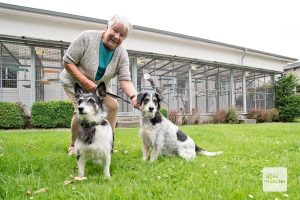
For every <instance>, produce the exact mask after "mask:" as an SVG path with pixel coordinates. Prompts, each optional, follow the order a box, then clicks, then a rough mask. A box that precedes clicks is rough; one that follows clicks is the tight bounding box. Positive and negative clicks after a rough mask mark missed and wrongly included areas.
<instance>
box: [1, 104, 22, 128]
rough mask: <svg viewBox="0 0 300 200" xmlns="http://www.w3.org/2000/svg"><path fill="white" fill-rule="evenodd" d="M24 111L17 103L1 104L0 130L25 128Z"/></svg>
mask: <svg viewBox="0 0 300 200" xmlns="http://www.w3.org/2000/svg"><path fill="white" fill-rule="evenodd" d="M23 115H24V113H23V110H22V109H21V108H20V107H19V106H18V105H17V104H16V103H9V102H0V129H1V128H3V129H9V128H23V127H24V125H25V121H24V118H23Z"/></svg>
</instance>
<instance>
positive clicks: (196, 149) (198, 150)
mask: <svg viewBox="0 0 300 200" xmlns="http://www.w3.org/2000/svg"><path fill="white" fill-rule="evenodd" d="M195 151H196V152H197V153H201V154H202V155H204V156H217V155H220V154H222V153H223V151H217V152H209V151H205V150H204V149H202V148H201V147H198V146H197V145H195Z"/></svg>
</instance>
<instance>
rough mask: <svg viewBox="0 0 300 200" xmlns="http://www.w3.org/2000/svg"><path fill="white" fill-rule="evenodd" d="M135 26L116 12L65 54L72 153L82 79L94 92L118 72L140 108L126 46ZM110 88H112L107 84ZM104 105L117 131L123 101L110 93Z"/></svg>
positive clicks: (84, 86)
mask: <svg viewBox="0 0 300 200" xmlns="http://www.w3.org/2000/svg"><path fill="white" fill-rule="evenodd" d="M131 30H132V25H131V24H130V23H129V22H128V21H127V20H126V19H125V18H123V17H120V16H117V15H115V16H113V17H112V18H111V19H110V20H109V21H108V24H107V27H106V29H105V30H104V31H96V30H90V31H84V32H82V33H81V34H80V35H79V36H78V37H77V38H76V39H75V41H73V42H72V43H71V45H70V46H69V48H68V49H67V51H66V54H65V56H64V57H63V62H64V67H65V69H64V70H63V71H62V72H61V74H60V80H61V81H62V84H63V87H64V89H65V92H66V94H67V96H68V97H69V98H70V100H71V101H72V104H73V107H74V114H73V117H72V123H71V132H72V141H71V145H70V146H69V149H68V154H69V155H72V154H74V143H75V140H76V136H77V131H78V125H79V121H78V117H77V106H78V103H77V101H76V99H75V94H74V84H75V83H76V82H78V83H79V84H80V85H81V86H82V87H83V88H84V89H85V91H86V92H93V91H95V89H96V88H97V85H98V84H99V83H100V82H105V84H106V86H108V85H109V82H110V80H111V79H112V78H114V77H115V76H117V77H118V80H119V83H120V87H121V89H122V90H123V91H124V93H125V94H126V95H127V96H128V97H130V99H131V104H132V105H133V107H135V108H137V107H138V103H137V99H136V95H137V92H136V89H135V88H134V86H133V83H132V82H131V77H130V70H129V58H128V54H127V51H126V49H125V48H124V47H123V46H122V43H123V41H124V40H125V39H126V38H127V36H128V35H129V34H130V32H131ZM107 90H108V91H110V89H109V88H107ZM104 105H105V107H106V109H107V119H108V121H109V122H110V124H111V126H112V128H113V131H114V129H115V126H116V121H117V113H118V107H119V104H118V102H117V100H116V99H114V98H112V97H110V96H108V95H106V96H105V98H104Z"/></svg>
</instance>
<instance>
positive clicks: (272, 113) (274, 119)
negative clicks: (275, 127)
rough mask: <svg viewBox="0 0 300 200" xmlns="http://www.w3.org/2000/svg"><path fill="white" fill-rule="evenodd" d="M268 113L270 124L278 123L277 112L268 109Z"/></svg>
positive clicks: (274, 109)
mask: <svg viewBox="0 0 300 200" xmlns="http://www.w3.org/2000/svg"><path fill="white" fill-rule="evenodd" d="M268 112H269V114H270V117H271V121H272V122H278V121H279V112H278V110H277V109H276V108H272V109H269V110H268Z"/></svg>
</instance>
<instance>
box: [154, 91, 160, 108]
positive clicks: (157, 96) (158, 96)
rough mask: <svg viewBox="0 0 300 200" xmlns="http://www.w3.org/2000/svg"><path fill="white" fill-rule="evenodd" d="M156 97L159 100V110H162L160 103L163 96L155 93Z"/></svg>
mask: <svg viewBox="0 0 300 200" xmlns="http://www.w3.org/2000/svg"><path fill="white" fill-rule="evenodd" d="M155 97H156V99H157V104H158V105H157V109H158V110H160V102H161V99H162V96H161V95H160V94H159V93H157V92H155Z"/></svg>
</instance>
